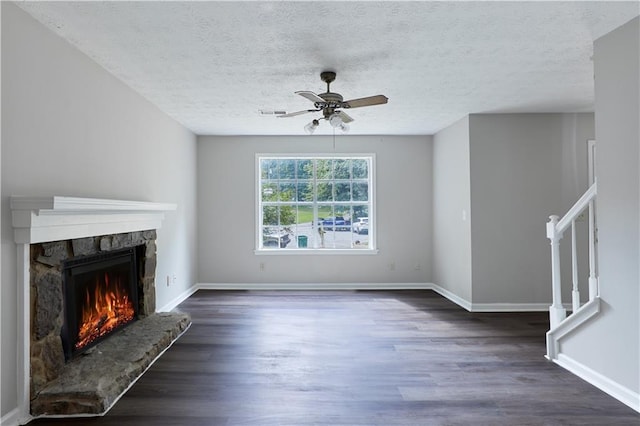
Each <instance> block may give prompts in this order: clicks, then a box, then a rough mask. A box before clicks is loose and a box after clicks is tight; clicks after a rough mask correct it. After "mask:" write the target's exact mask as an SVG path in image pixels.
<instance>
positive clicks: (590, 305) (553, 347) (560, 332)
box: [546, 297, 600, 361]
mask: <svg viewBox="0 0 640 426" xmlns="http://www.w3.org/2000/svg"><path fill="white" fill-rule="evenodd" d="M598 312H600V298H599V297H596V298H595V299H593V300H590V301H588V302H587V303H585V304H584V305H582V307H580V309H578V310H577V311H575V312H574V313H573V314H571V315H569V316H568V317H567V318H566V319H565V320H564V321H562V322H561V323H560V324H558V326H556V327H555V328H554V329H553V330H549V331H548V332H547V355H546V358H547V359H549V360H552V361H553V360H555V359H556V358H557V357H558V354H559V352H560V339H562V338H563V337H564V336H566V335H567V334H569V333H571V332H572V331H573V330H575V329H576V328H578V327H579V326H580V325H581V324H583V323H585V322H586V321H587V320H589V319H590V318H591V317H593V316H595V315H597V314H598Z"/></svg>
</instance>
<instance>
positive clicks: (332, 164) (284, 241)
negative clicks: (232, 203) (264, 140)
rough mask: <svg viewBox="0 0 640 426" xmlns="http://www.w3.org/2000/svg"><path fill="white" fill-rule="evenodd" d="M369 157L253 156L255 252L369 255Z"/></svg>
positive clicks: (371, 210) (371, 179)
mask: <svg viewBox="0 0 640 426" xmlns="http://www.w3.org/2000/svg"><path fill="white" fill-rule="evenodd" d="M374 163H375V157H374V156H373V154H360V155H348V156H345V155H340V156H335V155H313V156H307V155H296V156H290V155H287V156H282V155H266V154H259V155H257V156H256V167H257V191H256V193H257V203H256V204H257V206H258V208H257V213H256V218H257V220H256V223H257V226H256V229H257V233H256V234H257V235H256V250H257V251H259V252H282V253H294V252H322V251H335V250H340V251H348V252H367V251H372V250H375V232H374V227H373V223H374V219H375V218H374V217H373V216H374V204H373V203H374V198H375V197H374V195H375V194H374V169H375V164H374Z"/></svg>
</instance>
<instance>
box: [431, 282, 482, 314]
mask: <svg viewBox="0 0 640 426" xmlns="http://www.w3.org/2000/svg"><path fill="white" fill-rule="evenodd" d="M429 285H430V286H431V289H432V290H433V291H435V292H436V293H438V294H439V295H441V296H443V297H445V298H447V299H449V300H450V301H452V302H453V303H455V304H456V305H458V306H460V307H461V308H463V309H466V310H467V311H469V312H471V307H472V304H471V302H469V301H468V300H466V299H463V298H462V297H460V296H458V295H457V294H455V293H452V292H451V291H449V290H447V289H446V288H443V287H440V286H439V285H437V284H429Z"/></svg>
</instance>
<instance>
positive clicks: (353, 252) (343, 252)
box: [253, 248, 378, 256]
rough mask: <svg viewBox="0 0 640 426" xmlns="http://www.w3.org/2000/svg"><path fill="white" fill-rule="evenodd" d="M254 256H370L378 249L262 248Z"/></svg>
mask: <svg viewBox="0 0 640 426" xmlns="http://www.w3.org/2000/svg"><path fill="white" fill-rule="evenodd" d="M253 252H254V254H255V255H256V256H288V255H293V256H316V255H320V256H325V255H332V256H335V255H339V256H358V255H364V256H371V255H376V254H378V249H313V248H306V249H305V248H303V249H277V248H276V249H263V250H254V251H253Z"/></svg>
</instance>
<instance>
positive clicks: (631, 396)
mask: <svg viewBox="0 0 640 426" xmlns="http://www.w3.org/2000/svg"><path fill="white" fill-rule="evenodd" d="M553 362H555V363H556V364H558V365H559V366H561V367H562V368H564V369H566V370H568V371H570V372H571V373H573V374H575V375H576V376H578V377H580V378H581V379H583V380H585V381H586V382H588V383H590V384H592V385H593V386H595V387H597V388H598V389H600V390H601V391H603V392H605V393H606V394H608V395H610V396H611V397H613V398H615V399H617V400H618V401H620V402H622V403H623V404H625V405H627V406H629V407H630V408H632V409H633V410H635V411H637V412H640V394H639V393H637V392H634V391H633V390H631V389H629V388H627V387H625V386H623V385H621V384H620V383H617V382H614V381H613V380H611V379H609V378H608V377H605V376H603V375H602V374H600V373H598V372H597V371H595V370H592V369H591V368H589V367H587V366H586V365H584V364H582V363H580V362H578V361H576V360H574V359H573V358H570V357H568V356H567V355H565V354H558V358H557V359H554V360H553Z"/></svg>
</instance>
